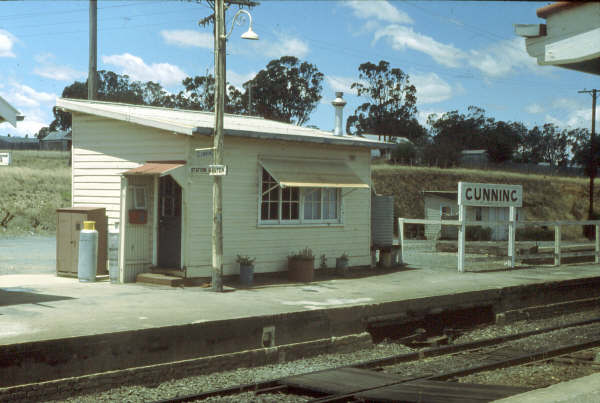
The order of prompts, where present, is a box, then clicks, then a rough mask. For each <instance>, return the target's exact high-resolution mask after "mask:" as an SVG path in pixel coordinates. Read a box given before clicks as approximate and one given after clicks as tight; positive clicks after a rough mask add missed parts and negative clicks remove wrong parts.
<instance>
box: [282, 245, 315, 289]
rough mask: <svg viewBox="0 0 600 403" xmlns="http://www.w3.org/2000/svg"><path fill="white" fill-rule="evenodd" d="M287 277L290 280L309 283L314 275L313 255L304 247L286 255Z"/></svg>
mask: <svg viewBox="0 0 600 403" xmlns="http://www.w3.org/2000/svg"><path fill="white" fill-rule="evenodd" d="M288 277H289V279H290V280H291V281H301V282H305V283H309V282H311V281H313V279H314V277H315V256H314V255H313V252H312V250H311V249H310V248H308V247H306V248H304V249H302V250H300V251H298V253H294V254H292V255H289V256H288Z"/></svg>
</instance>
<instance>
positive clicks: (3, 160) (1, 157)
mask: <svg viewBox="0 0 600 403" xmlns="http://www.w3.org/2000/svg"><path fill="white" fill-rule="evenodd" d="M0 165H10V153H9V152H1V153H0Z"/></svg>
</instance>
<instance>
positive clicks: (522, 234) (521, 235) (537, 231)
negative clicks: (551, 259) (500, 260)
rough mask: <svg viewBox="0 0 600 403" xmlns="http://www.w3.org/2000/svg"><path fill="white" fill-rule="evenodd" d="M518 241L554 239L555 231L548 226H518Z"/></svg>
mask: <svg viewBox="0 0 600 403" xmlns="http://www.w3.org/2000/svg"><path fill="white" fill-rule="evenodd" d="M516 238H517V241H553V240H554V231H553V230H551V229H550V228H548V227H524V228H523V227H521V228H517V233H516Z"/></svg>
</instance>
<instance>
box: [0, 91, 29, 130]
mask: <svg viewBox="0 0 600 403" xmlns="http://www.w3.org/2000/svg"><path fill="white" fill-rule="evenodd" d="M23 119H24V116H23V115H21V114H20V113H19V111H17V110H16V109H15V108H14V107H13V106H12V105H11V104H9V103H8V102H7V101H6V100H5V99H4V98H2V97H0V123H2V122H8V123H10V124H11V125H13V126H14V127H16V126H17V122H19V121H21V120H23Z"/></svg>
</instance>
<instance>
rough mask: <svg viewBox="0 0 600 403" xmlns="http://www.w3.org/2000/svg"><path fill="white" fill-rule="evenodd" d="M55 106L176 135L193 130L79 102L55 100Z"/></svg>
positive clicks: (189, 133)
mask: <svg viewBox="0 0 600 403" xmlns="http://www.w3.org/2000/svg"><path fill="white" fill-rule="evenodd" d="M56 106H57V107H58V108H59V109H62V110H64V111H68V112H77V113H84V114H88V115H96V116H101V117H105V118H109V119H115V120H121V121H124V122H130V123H135V124H139V125H142V126H148V127H153V128H155V129H161V130H165V131H170V132H174V133H178V134H185V135H188V136H191V135H192V134H193V130H192V128H191V127H187V126H180V125H174V124H172V123H167V122H160V121H156V120H149V119H144V118H139V117H137V116H132V115H130V114H128V113H122V112H116V111H106V110H98V109H96V108H93V107H90V106H89V105H87V104H85V103H79V102H70V100H68V99H64V98H57V99H56Z"/></svg>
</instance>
